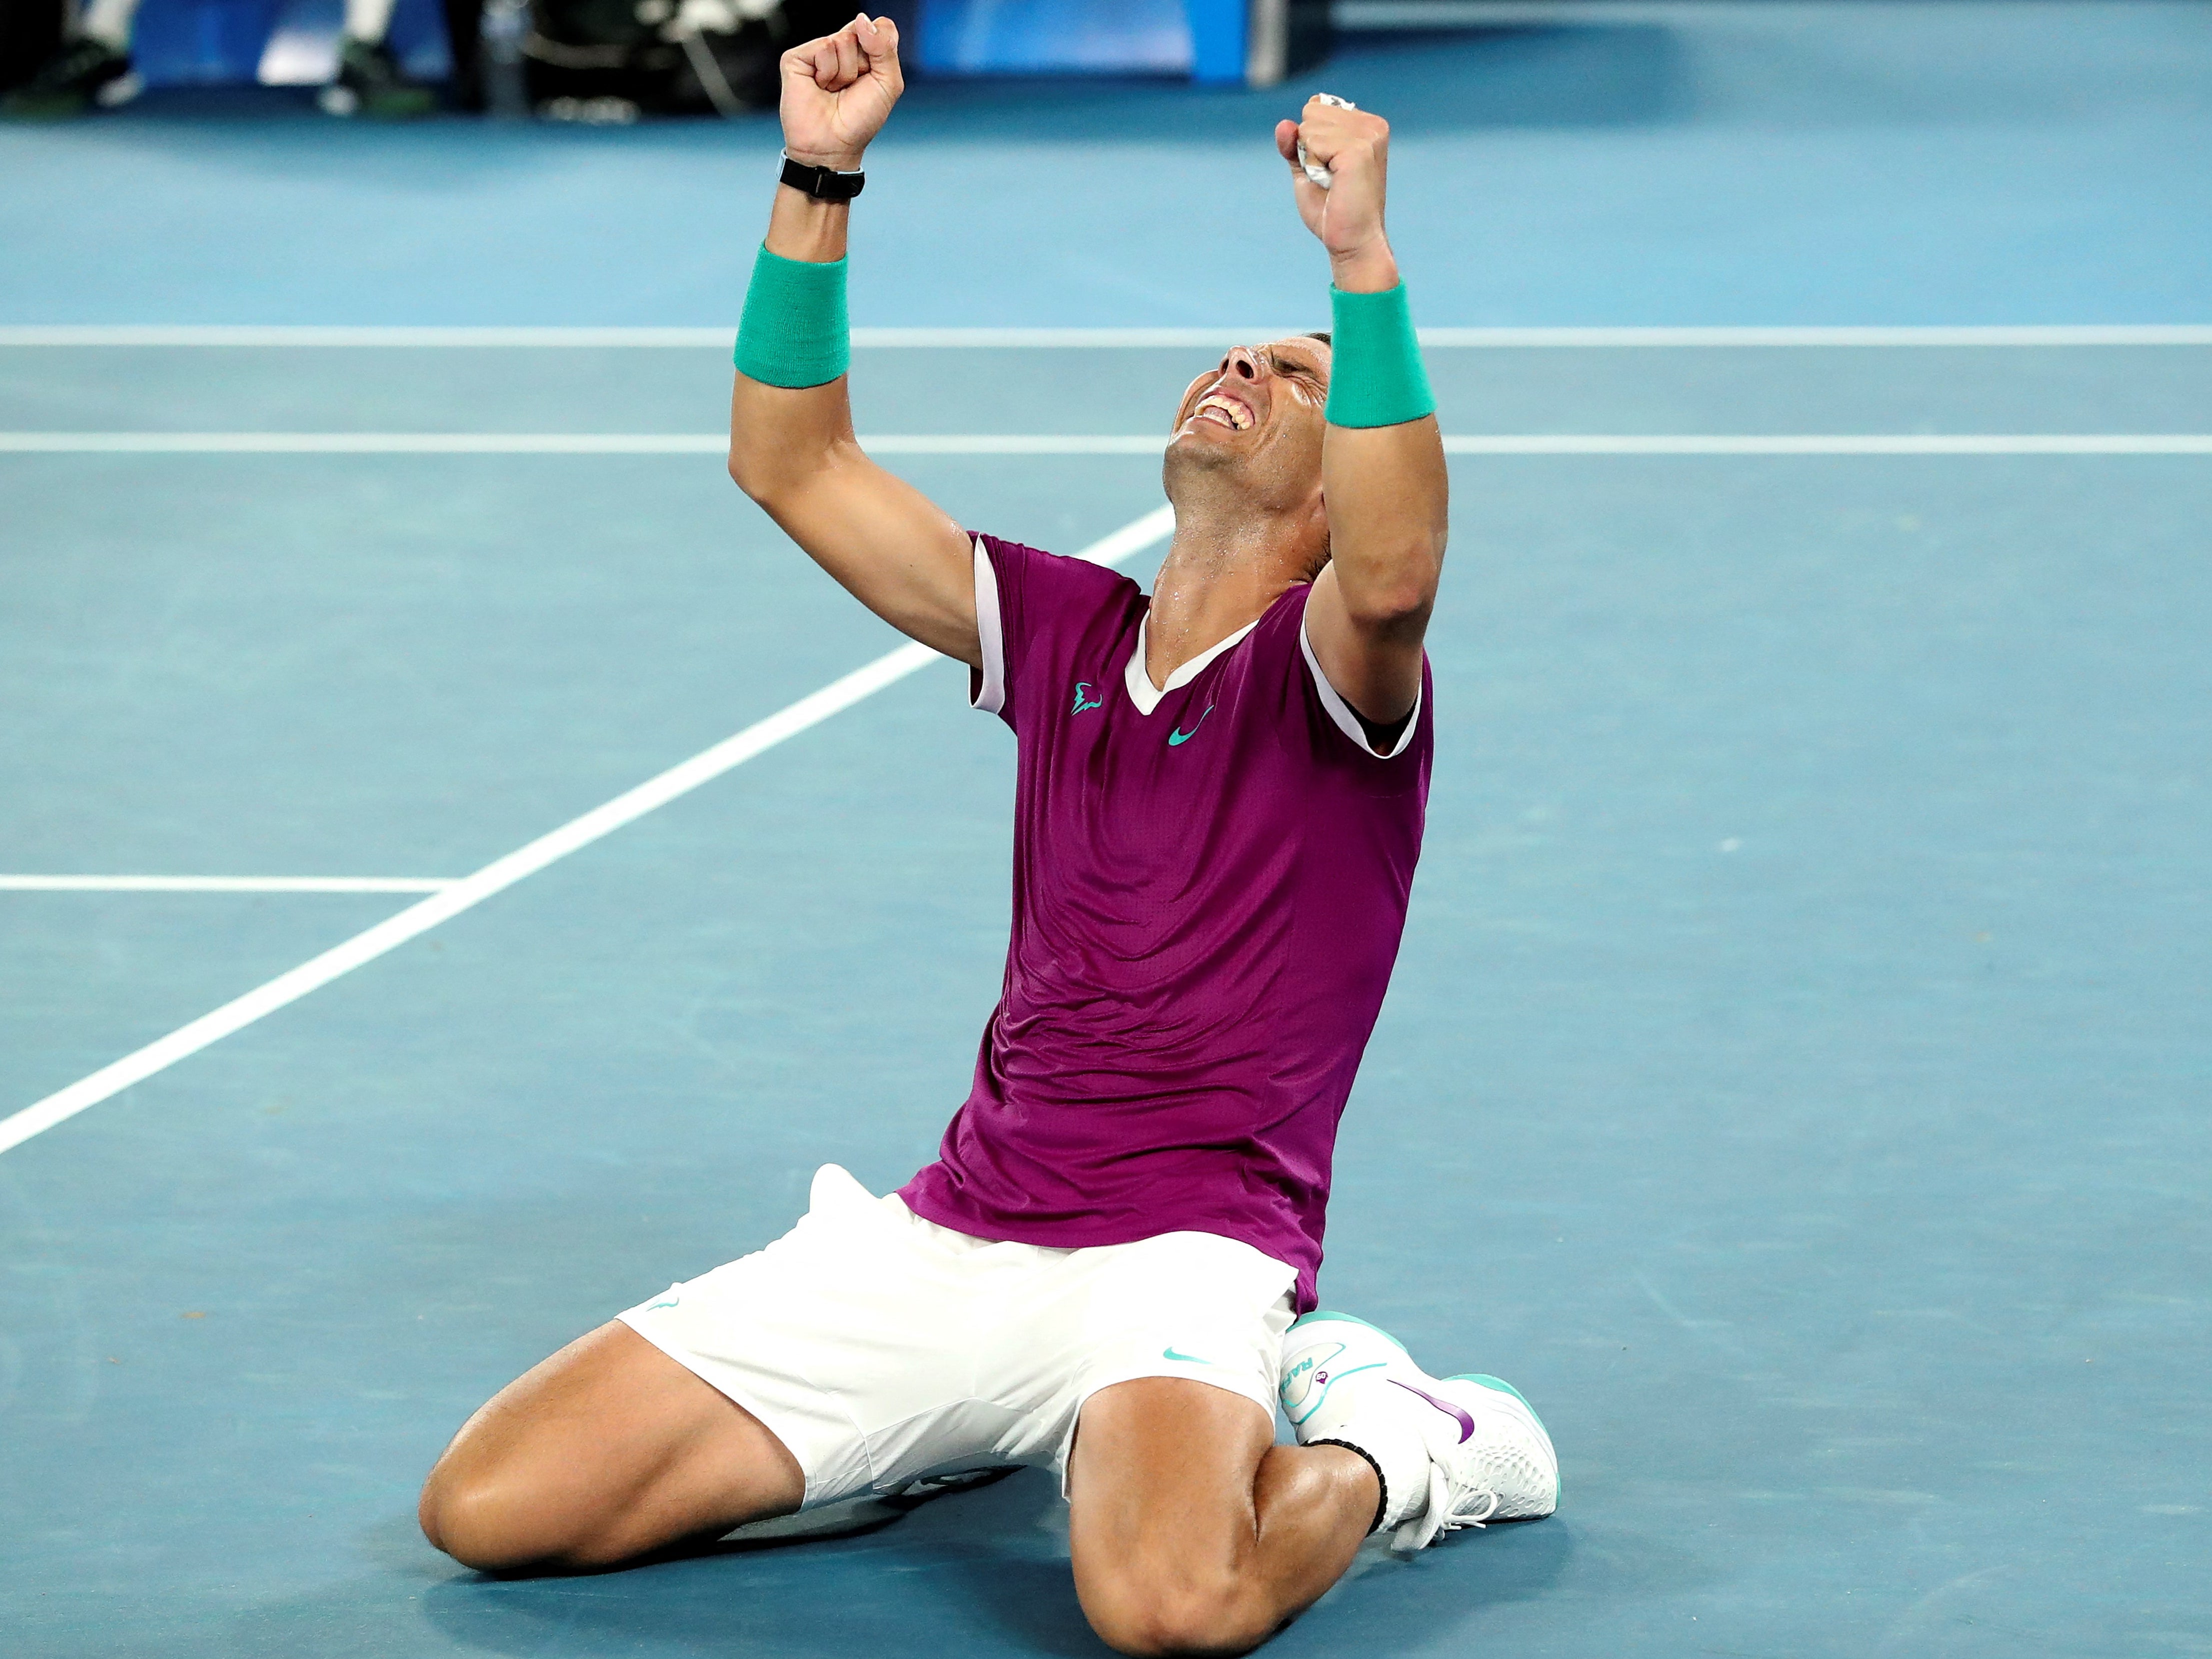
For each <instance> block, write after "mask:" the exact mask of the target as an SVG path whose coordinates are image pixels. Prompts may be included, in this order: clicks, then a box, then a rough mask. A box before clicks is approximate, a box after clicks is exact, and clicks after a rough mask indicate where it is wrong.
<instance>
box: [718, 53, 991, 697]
mask: <svg viewBox="0 0 2212 1659" xmlns="http://www.w3.org/2000/svg"><path fill="white" fill-rule="evenodd" d="M903 86H904V82H903V81H902V78H901V76H900V74H899V63H898V31H897V28H896V27H895V26H894V25H893V24H892V22H891V21H890V19H889V18H887V17H879V18H876V19H873V20H871V19H869V18H868V17H866V16H865V15H863V16H860V17H856V18H854V20H853V21H851V22H849V23H848V24H846V25H845V27H843V28H842V29H840V30H838V31H837V33H835V34H832V35H829V36H826V37H824V38H823V39H822V40H810V41H808V42H807V43H806V44H805V46H794V47H793V48H792V49H791V50H790V51H789V52H786V53H784V55H783V93H782V117H783V143H784V153H785V154H786V155H788V156H789V157H790V158H791V159H792V160H793V161H799V162H803V163H805V164H807V165H809V166H813V167H829V168H831V169H833V170H834V171H836V172H840V173H857V172H859V171H860V161H861V157H862V155H863V153H864V152H865V151H866V149H867V146H868V142H869V141H870V140H871V139H872V138H873V137H875V136H876V134H877V132H878V131H880V130H881V128H882V126H883V125H884V118H886V117H888V116H889V115H890V112H891V106H892V105H893V104H895V103H896V102H897V101H898V96H899V94H900V92H901V91H902V89H903ZM851 211H852V210H851V208H850V206H849V205H848V204H847V203H844V202H829V201H821V200H817V199H816V198H815V197H812V196H811V195H809V194H808V193H807V192H806V191H802V190H798V189H794V188H793V186H791V185H777V187H776V192H775V209H774V210H773V211H772V212H771V213H770V215H769V228H768V240H767V241H766V242H765V243H764V244H763V247H764V249H765V252H764V255H763V258H762V259H761V261H760V264H759V266H758V267H757V269H756V270H755V272H754V276H753V285H752V288H751V290H750V292H749V294H748V295H747V296H746V301H745V320H744V326H743V329H742V331H741V333H740V336H739V343H738V362H739V372H738V376H737V380H736V384H735V386H733V387H732V390H731V392H730V477H732V478H733V479H735V480H736V481H737V483H738V488H740V489H743V490H744V492H745V494H747V495H750V496H751V497H752V498H753V500H755V501H758V502H759V503H760V504H761V506H762V507H764V508H766V509H767V511H768V513H769V517H770V518H772V519H774V520H775V521H776V523H777V524H779V525H781V526H782V527H783V529H784V531H785V532H786V533H787V534H788V535H789V536H790V537H791V538H792V540H793V541H795V542H797V543H798V544H799V546H801V547H802V548H804V549H805V550H806V552H807V553H808V555H809V556H811V557H812V558H813V560H814V561H815V562H816V563H817V564H819V565H820V566H821V567H822V568H823V569H824V570H826V571H828V572H829V574H831V575H832V576H834V577H836V579H837V580H838V581H839V582H840V583H841V584H842V585H843V586H844V588H845V590H846V591H847V592H849V593H851V594H852V595H853V597H854V599H858V600H860V603H861V604H863V605H866V606H867V607H868V609H869V610H871V611H874V612H875V613H876V614H877V615H878V617H882V618H883V619H884V621H885V622H887V623H890V625H891V626H892V627H894V628H896V629H898V630H899V631H900V632H901V633H902V634H905V635H908V636H910V637H912V638H914V639H917V640H919V641H921V642H922V643H923V644H924V645H927V646H930V647H933V648H934V649H936V650H939V651H942V652H944V653H945V655H947V656H949V657H956V658H957V659H960V660H961V661H963V662H964V663H966V664H968V665H969V666H970V667H975V668H980V667H981V665H982V661H983V653H982V646H981V642H980V641H979V640H978V638H977V635H976V631H975V564H974V554H973V552H972V550H971V548H970V545H969V540H968V538H967V536H966V534H965V533H964V532H963V531H962V530H961V528H960V526H958V525H957V524H955V523H954V522H953V521H952V520H951V518H949V517H947V516H946V514H945V513H944V512H943V510H942V509H940V508H939V507H937V506H936V505H935V504H934V503H933V502H932V501H930V500H929V499H928V497H927V496H926V495H922V494H921V491H919V490H917V489H915V488H914V487H913V486H912V485H910V484H908V483H906V482H905V481H904V480H902V479H900V478H896V477H892V476H891V475H890V473H889V472H886V471H884V469H883V468H882V467H880V466H878V465H876V464H875V463H874V462H873V461H872V460H870V459H868V458H867V456H866V454H864V453H862V452H861V449H860V444H859V443H858V442H857V441H855V440H854V436H853V409H852V404H851V401H850V399H849V398H848V397H847V395H846V389H845V374H844V372H843V359H844V354H845V349H846V345H845V340H844V337H843V326H844V314H843V313H844V307H843V293H844V287H843V284H844V270H843V266H842V263H841V262H842V260H843V259H844V258H845V228H846V222H847V221H848V218H849V217H850V215H851ZM774 261H790V262H793V263H794V264H797V265H799V266H803V267H808V269H804V270H791V269H789V268H787V267H783V266H780V265H778V264H774V263H772V262H774ZM831 265H835V266H836V269H835V270H825V269H823V267H827V266H831ZM833 295H834V300H833V297H832V296H833ZM833 307H834V316H833V315H832V308H833ZM748 369H750V370H751V371H752V373H751V374H748V373H747V372H746V371H747V370H748ZM817 374H820V375H823V376H824V377H825V378H823V379H821V380H814V379H813V376H815V375H817ZM755 376H761V377H765V378H755Z"/></svg>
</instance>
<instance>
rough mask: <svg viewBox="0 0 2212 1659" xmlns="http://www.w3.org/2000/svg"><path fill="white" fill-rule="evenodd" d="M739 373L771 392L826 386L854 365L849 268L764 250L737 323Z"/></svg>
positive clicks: (840, 263)
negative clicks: (848, 315) (848, 311)
mask: <svg viewBox="0 0 2212 1659" xmlns="http://www.w3.org/2000/svg"><path fill="white" fill-rule="evenodd" d="M734 357H735V361H736V362H737V365H738V374H742V375H744V377H745V378H746V379H747V380H758V381H760V382H762V383H763V385H766V386H826V385H828V384H829V382H830V381H831V380H836V378H837V377H838V376H839V375H841V374H843V373H844V372H845V371H846V370H847V369H848V368H851V367H852V363H853V340H852V330H851V328H850V326H849V325H848V323H847V322H846V320H845V262H844V261H843V260H842V259H833V260H831V261H830V262H829V264H810V263H809V262H807V261H805V260H803V259H787V258H783V256H782V255H781V254H776V253H770V252H769V251H768V249H767V248H765V247H763V248H762V249H761V251H760V252H758V253H757V254H756V255H755V256H754V257H753V279H752V281H751V282H750V283H747V284H746V285H745V308H744V313H743V314H742V315H741V316H740V317H739V319H738V349H737V351H736V352H735V354H734Z"/></svg>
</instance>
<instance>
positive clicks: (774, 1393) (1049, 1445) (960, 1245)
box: [620, 1164, 1297, 1509]
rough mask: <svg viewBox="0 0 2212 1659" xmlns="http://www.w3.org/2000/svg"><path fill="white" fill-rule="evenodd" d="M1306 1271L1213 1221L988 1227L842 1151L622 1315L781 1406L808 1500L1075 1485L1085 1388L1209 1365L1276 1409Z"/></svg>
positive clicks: (1234, 1388) (1207, 1379)
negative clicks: (1162, 1226)
mask: <svg viewBox="0 0 2212 1659" xmlns="http://www.w3.org/2000/svg"><path fill="white" fill-rule="evenodd" d="M1296 1279H1297V1273H1296V1271H1295V1270H1294V1269H1293V1268H1291V1267H1289V1266H1287V1265H1286V1264H1285V1263H1283V1262H1280V1261H1275V1260H1274V1259H1273V1257H1271V1256H1268V1255H1263V1254H1262V1253H1261V1252H1260V1251H1259V1250H1256V1249H1254V1248H1253V1247H1252V1246H1251V1245H1249V1244H1244V1243H1238V1242H1237V1240H1235V1239H1231V1238H1223V1237H1218V1236H1216V1235H1214V1234H1212V1233H1191V1232H1182V1233H1163V1234H1161V1235H1160V1236H1159V1237H1157V1238H1147V1239H1143V1240H1140V1241H1139V1242H1138V1243H1133V1244H1105V1245H1096V1246H1092V1247H1091V1248H1088V1249H1073V1250H1064V1249H1047V1248H1046V1247H1044V1246H1042V1245H1036V1244H1017V1243H1006V1242H1002V1241H995V1240H992V1239H985V1238H972V1237H969V1235H967V1234H966V1233H957V1232H954V1231H951V1229H949V1228H945V1227H940V1226H938V1225H935V1224H934V1223H933V1222H928V1221H925V1220H923V1219H922V1218H921V1217H919V1216H917V1215H915V1213H914V1212H912V1211H911V1210H909V1209H908V1208H907V1207H906V1206H905V1205H904V1204H902V1202H900V1200H899V1199H898V1198H897V1196H896V1194H893V1195H891V1196H889V1197H884V1198H875V1197H872V1196H871V1195H870V1194H869V1193H868V1192H867V1190H866V1188H863V1187H862V1186H861V1185H860V1182H857V1181H855V1180H854V1179H853V1177H852V1176H849V1175H848V1174H846V1173H845V1171H844V1170H841V1169H839V1168H838V1167H837V1166H836V1164H825V1165H823V1168H822V1169H821V1170H819V1171H818V1172H817V1174H816V1176H815V1177H814V1190H813V1194H812V1196H811V1200H810V1207H809V1209H808V1211H807V1213H806V1215H805V1218H802V1219H801V1220H800V1222H799V1225H797V1226H796V1227H793V1229H792V1230H791V1231H789V1232H787V1233H786V1234H785V1235H784V1236H783V1237H781V1238H779V1239H778V1240H776V1241H775V1243H773V1244H771V1245H769V1247H768V1248H767V1249H764V1250H760V1251H757V1252H755V1253H754V1254H753V1255H748V1256H744V1257H741V1258H739V1259H738V1261H732V1262H730V1263H729V1264H727V1265H726V1266H725V1267H717V1268H715V1269H714V1272H712V1273H707V1274H705V1275H703V1276H702V1277H701V1278H698V1279H690V1280H687V1281H686V1282H684V1283H683V1284H679V1285H671V1286H670V1287H669V1288H668V1290H667V1291H666V1292H665V1294H664V1295H661V1296H657V1297H653V1300H651V1301H650V1302H647V1303H644V1304H641V1305H639V1306H637V1307H635V1308H632V1309H631V1310H629V1312H627V1313H624V1314H623V1315H621V1316H620V1317H621V1319H622V1321H623V1323H624V1324H626V1325H628V1326H629V1328H631V1329H632V1330H634V1331H635V1332H636V1333H637V1334H639V1335H640V1336H642V1337H643V1338H645V1340H647V1341H648V1342H650V1343H652V1344H653V1346H655V1347H657V1348H659V1350H660V1351H661V1352H664V1353H665V1354H667V1355H668V1356H669V1358H671V1359H674V1360H675V1361H677V1363H678V1364H681V1365H683V1366H684V1367H685V1368H686V1369H688V1370H691V1371H693V1372H695V1373H696V1375H698V1376H700V1377H702V1378H703V1379H704V1380H705V1381H707V1382H708V1383H712V1384H713V1385H714V1387H715V1388H717V1389H720V1390H721V1391H722V1392H723V1393H724V1394H726V1395H728V1396H729V1397H730V1398H731V1399H732V1400H734V1401H737V1402H738V1404H739V1405H740V1406H743V1407H744V1408H745V1409H746V1410H747V1411H749V1412H750V1413H752V1414H753V1415H754V1416H755V1417H757V1418H758V1419H760V1420H761V1421H762V1422H763V1423H764V1424H766V1425H768V1427H769V1431H771V1432H773V1433H774V1434H775V1437H776V1438H778V1439H779V1440H781V1441H782V1442H783V1443H784V1444H785V1445H786V1446H787V1447H788V1448H790V1449H791V1454H792V1455H793V1457H795V1458H797V1459H798V1460H799V1468H801V1469H803V1470H804V1471H805V1474H806V1498H805V1507H806V1508H809V1509H812V1508H814V1507H816V1506H817V1505H818V1504H833V1503H836V1502H837V1501H838V1500H839V1499H841V1498H851V1497H854V1496H857V1495H859V1494H860V1493H863V1492H896V1491H897V1490H898V1489H899V1488H900V1487H902V1486H906V1485H907V1484H908V1482H910V1481H913V1480H919V1479H921V1477H923V1476H925V1475H930V1474H944V1473H947V1472H949V1471H951V1470H956V1469H961V1468H982V1467H987V1466H989V1465H991V1464H1005V1463H1030V1464H1036V1465H1038V1466H1041V1467H1044V1468H1052V1469H1054V1470H1055V1471H1057V1472H1058V1473H1059V1474H1060V1479H1061V1480H1062V1482H1063V1487H1064V1483H1065V1481H1066V1470H1067V1453H1068V1448H1069V1446H1070V1444H1071V1443H1073V1439H1074V1437H1075V1422H1076V1416H1077V1413H1079V1412H1080V1411H1081V1410H1082V1408H1083V1402H1084V1401H1085V1400H1088V1399H1089V1398H1090V1397H1091V1395H1093V1394H1096V1393H1097V1391H1098V1390H1099V1389H1103V1388H1107V1387H1109V1386H1110V1385H1112V1384H1113V1383H1126V1382H1128V1381H1129V1380H1131V1379H1132V1378H1133V1377H1139V1376H1177V1377H1188V1378H1189V1379H1190V1380H1191V1381H1193V1382H1196V1383H1210V1384H1212V1386H1213V1387H1215V1388H1218V1389H1228V1390H1230V1391H1231V1393H1233V1394H1240V1395H1243V1396H1244V1397H1245V1398H1247V1399H1248V1400H1250V1401H1253V1402H1254V1403H1255V1404H1256V1405H1257V1406H1258V1407H1260V1408H1261V1410H1262V1411H1264V1412H1266V1413H1268V1414H1269V1416H1270V1417H1272V1416H1273V1413H1274V1409H1275V1383H1276V1376H1275V1373H1276V1367H1277V1364H1278V1360H1279V1356H1280V1354H1281V1352H1282V1341H1283V1333H1284V1332H1285V1330H1287V1329H1288V1328H1290V1323H1291V1299H1290V1292H1291V1285H1292V1284H1293V1283H1294V1281H1295V1280H1296Z"/></svg>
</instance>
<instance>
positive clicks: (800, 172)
mask: <svg viewBox="0 0 2212 1659" xmlns="http://www.w3.org/2000/svg"><path fill="white" fill-rule="evenodd" d="M783 182H784V183H785V184H787V185H790V186H791V187H792V188H793V190H796V191H804V192H805V194H807V195H809V196H811V197H813V198H814V199H815V200H816V201H817V202H849V201H851V200H852V199H853V198H854V197H855V196H858V195H859V194H860V190H861V187H862V186H863V185H866V183H867V182H868V175H867V174H866V173H840V172H838V171H837V170H836V168H835V167H810V166H808V165H807V164H806V163H805V162H804V161H793V160H792V159H791V157H789V156H788V155H787V156H785V157H784V158H783Z"/></svg>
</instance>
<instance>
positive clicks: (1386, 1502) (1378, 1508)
mask: <svg viewBox="0 0 2212 1659" xmlns="http://www.w3.org/2000/svg"><path fill="white" fill-rule="evenodd" d="M1306 1444H1308V1445H1309V1446H1341V1447H1343V1448H1344V1449H1345V1450H1346V1451H1348V1452H1351V1453H1352V1454H1353V1455H1356V1456H1357V1457H1358V1459H1359V1460H1360V1462H1363V1463H1364V1464H1366V1465H1367V1467H1368V1468H1370V1469H1372V1470H1374V1471H1375V1492H1376V1496H1375V1522H1374V1524H1373V1525H1372V1526H1370V1527H1369V1528H1367V1535H1368V1536H1369V1537H1370V1538H1372V1537H1373V1536H1374V1535H1375V1534H1376V1533H1378V1532H1380V1531H1382V1530H1383V1516H1386V1515H1388V1514H1389V1513H1390V1483H1389V1481H1388V1480H1384V1479H1383V1466H1382V1465H1381V1464H1380V1463H1378V1462H1376V1461H1375V1458H1374V1455H1372V1454H1371V1453H1370V1452H1369V1451H1368V1449H1366V1448H1365V1447H1364V1446H1355V1445H1353V1444H1352V1443H1351V1442H1350V1441H1349V1440H1309V1441H1307V1442H1306Z"/></svg>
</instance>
